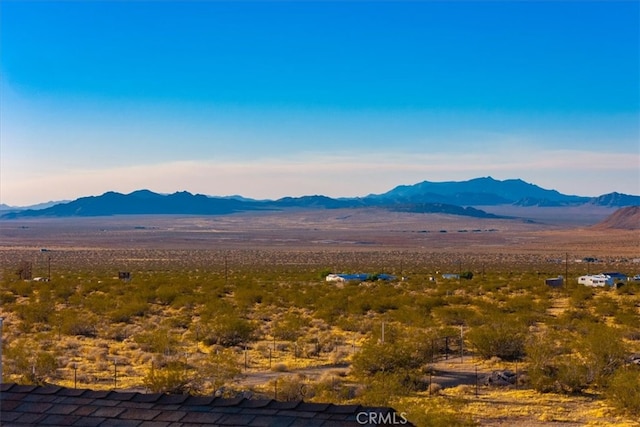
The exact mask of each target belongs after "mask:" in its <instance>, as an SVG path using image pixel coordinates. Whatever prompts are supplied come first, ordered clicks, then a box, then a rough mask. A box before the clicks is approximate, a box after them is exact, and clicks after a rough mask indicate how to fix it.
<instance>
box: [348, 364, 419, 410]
mask: <svg viewBox="0 0 640 427" xmlns="http://www.w3.org/2000/svg"><path fill="white" fill-rule="evenodd" d="M363 383H364V386H363V387H361V388H360V389H359V390H358V391H357V392H356V393H357V394H356V400H357V401H358V402H360V403H362V404H365V405H373V406H389V405H390V403H391V400H392V399H396V398H398V397H400V396H407V395H409V394H411V393H412V392H415V391H417V387H416V384H417V383H419V384H420V387H419V389H421V390H424V389H425V388H426V387H428V386H429V385H428V382H427V383H425V382H424V381H422V380H418V379H417V377H416V376H415V373H410V372H406V371H395V372H376V373H375V374H373V375H370V376H368V377H367V378H365V379H364V380H363Z"/></svg>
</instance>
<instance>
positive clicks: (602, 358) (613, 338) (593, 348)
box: [577, 324, 626, 387]
mask: <svg viewBox="0 0 640 427" xmlns="http://www.w3.org/2000/svg"><path fill="white" fill-rule="evenodd" d="M577 345H578V349H579V351H580V353H581V354H583V355H584V360H585V367H586V368H587V371H588V382H589V383H590V384H594V385H596V386H600V387H602V386H606V385H607V383H608V381H609V379H610V377H611V376H612V375H613V373H614V372H615V371H616V369H618V368H619V367H620V366H622V364H623V363H624V359H625V355H626V348H625V345H624V344H623V341H622V337H621V335H620V332H619V331H618V330H617V329H614V328H612V327H609V326H606V325H603V324H595V325H593V326H592V327H591V328H590V329H589V331H588V332H587V333H586V334H585V335H582V336H581V337H580V339H579V340H578V343H577Z"/></svg>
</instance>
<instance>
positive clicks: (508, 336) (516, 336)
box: [467, 322, 527, 360]
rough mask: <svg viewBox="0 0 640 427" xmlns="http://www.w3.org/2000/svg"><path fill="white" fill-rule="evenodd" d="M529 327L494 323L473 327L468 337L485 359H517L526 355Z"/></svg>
mask: <svg viewBox="0 0 640 427" xmlns="http://www.w3.org/2000/svg"><path fill="white" fill-rule="evenodd" d="M526 334H527V328H526V327H525V326H524V325H522V324H518V323H507V322H503V323H502V322H501V323H493V324H487V325H482V326H479V327H477V328H473V329H471V330H470V331H469V332H468V333H467V339H468V340H469V342H470V343H471V345H472V346H473V347H474V348H475V349H476V351H477V352H478V354H479V355H480V356H482V357H484V358H485V359H490V358H492V357H499V358H500V359H505V360H516V359H520V358H521V357H523V356H524V348H525V338H526V336H527V335H526Z"/></svg>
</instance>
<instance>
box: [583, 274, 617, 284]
mask: <svg viewBox="0 0 640 427" xmlns="http://www.w3.org/2000/svg"><path fill="white" fill-rule="evenodd" d="M578 283H579V284H581V285H585V286H591V287H602V286H614V284H615V283H614V281H613V277H611V276H608V275H606V274H592V275H587V276H580V277H579V278H578Z"/></svg>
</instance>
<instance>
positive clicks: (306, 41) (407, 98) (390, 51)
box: [0, 0, 640, 205]
mask: <svg viewBox="0 0 640 427" xmlns="http://www.w3.org/2000/svg"><path fill="white" fill-rule="evenodd" d="M639 19H640V3H638V2H636V1H625V2H596V1H585V2H580V1H569V2H551V1H539V2H533V1H531V2H529V1H510V2H506V1H505V2H501V1H491V2H481V1H472V2H461V1H453V2H435V1H434V2H429V1H424V2H419V1H412V2H380V1H376V2H366V1H357V2H328V1H323V2H310V1H286V2H270V1H259V2H221V1H214V2H206V1H191V2H169V1H156V2H153V1H144V2H142V1H100V2H98V1H89V2H78V1H65V2H59V3H58V2H51V1H47V2H25V1H12V0H4V1H2V3H0V24H1V25H0V36H1V39H0V48H1V50H0V52H1V53H0V55H1V64H0V66H1V68H0V71H1V74H0V79H1V80H0V84H1V86H0V89H1V92H0V167H1V169H0V202H1V203H5V204H9V205H26V204H31V203H38V202H44V201H48V200H61V199H72V198H76V197H80V196H86V195H95V194H101V193H103V192H105V191H109V190H115V191H121V192H130V191H133V190H136V189H141V188H148V189H151V190H153V191H158V192H174V191H181V190H188V191H191V192H194V193H204V194H210V195H229V194H242V195H244V196H247V197H254V198H278V197H283V196H287V195H293V196H299V195H304V194H325V195H328V196H359V195H366V194H369V193H382V192H385V191H387V190H389V189H391V188H392V187H394V186H396V185H399V184H412V183H416V182H420V181H423V180H429V181H450V180H463V179H470V178H474V177H479V176H488V175H490V176H493V177H494V178H497V179H507V178H522V179H524V180H525V181H528V182H532V183H535V184H538V185H540V186H543V187H545V188H553V189H557V190H559V191H561V192H563V193H568V194H579V195H599V194H603V193H608V192H612V191H619V192H625V193H631V194H640V146H639V144H640V142H639V141H640V119H639V117H640V114H639V113H640V83H639V81H640V77H639V76H640V69H639V64H640V58H639V55H640V54H639V51H640V41H639V38H640V35H639V34H640V28H639Z"/></svg>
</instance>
